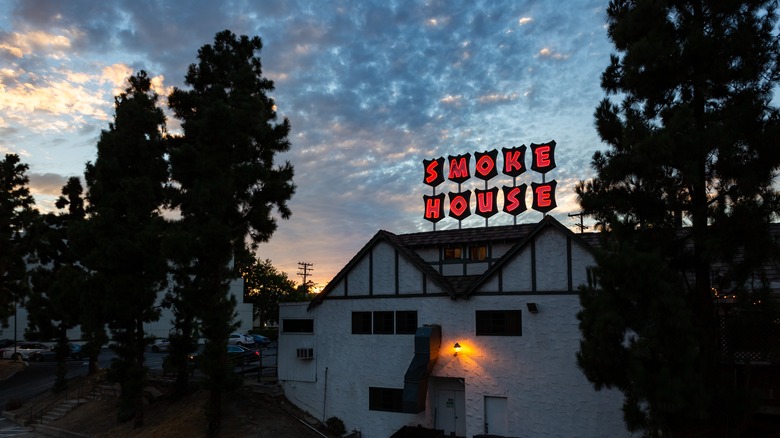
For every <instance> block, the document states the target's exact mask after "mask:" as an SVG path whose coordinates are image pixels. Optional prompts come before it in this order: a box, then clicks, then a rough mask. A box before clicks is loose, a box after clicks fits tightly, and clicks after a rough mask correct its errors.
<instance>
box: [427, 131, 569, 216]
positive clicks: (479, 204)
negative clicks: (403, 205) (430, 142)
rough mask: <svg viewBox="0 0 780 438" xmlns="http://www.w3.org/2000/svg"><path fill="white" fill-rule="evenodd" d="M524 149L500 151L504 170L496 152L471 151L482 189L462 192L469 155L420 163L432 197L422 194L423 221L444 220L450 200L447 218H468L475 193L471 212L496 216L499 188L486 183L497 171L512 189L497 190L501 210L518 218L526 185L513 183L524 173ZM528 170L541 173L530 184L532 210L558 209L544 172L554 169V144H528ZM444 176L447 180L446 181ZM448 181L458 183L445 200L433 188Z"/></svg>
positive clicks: (523, 206) (468, 171)
mask: <svg viewBox="0 0 780 438" xmlns="http://www.w3.org/2000/svg"><path fill="white" fill-rule="evenodd" d="M527 149H528V148H527V147H526V146H525V145H522V146H519V147H514V148H501V155H502V157H503V167H501V166H498V150H496V149H494V150H492V151H486V152H474V161H475V162H474V173H473V176H474V177H475V178H477V179H481V180H483V181H484V182H485V188H484V189H475V190H474V191H473V192H472V191H471V190H462V189H461V185H462V184H463V183H465V182H466V181H468V180H469V179H471V176H472V173H471V154H469V153H466V154H463V155H450V156H448V157H447V159H446V160H445V159H444V157H439V158H435V159H432V160H423V171H424V177H423V183H424V184H426V185H428V186H431V187H432V188H433V195H423V203H424V205H425V213H424V215H423V217H424V218H425V220H428V221H430V222H433V223H434V227H435V224H436V222H438V221H440V220H442V219H443V218H444V210H445V209H444V207H445V206H444V204H445V201H449V204H448V207H449V213H448V215H449V216H450V217H452V218H454V219H457V220H458V221H462V220H463V219H466V218H467V217H469V216H470V215H471V212H472V210H471V195H472V193H473V194H474V198H475V204H474V213H476V214H477V215H479V216H482V217H484V218H485V220H487V219H488V218H490V217H492V216H493V215H495V214H496V213H498V201H499V190H498V187H492V188H488V187H487V185H488V181H490V180H491V179H493V178H495V177H496V176H497V175H498V169H499V168H500V169H501V172H502V173H503V174H504V175H507V176H510V177H512V185H511V186H503V187H502V188H501V190H500V193H501V195H502V196H503V201H504V202H503V209H502V211H503V212H505V213H508V214H511V215H513V216H515V218H516V217H517V215H519V214H521V213H523V212H524V211H526V210H527V207H526V201H525V198H526V192H527V191H528V186H527V185H526V184H520V185H517V184H516V178H517V177H518V176H520V175H522V174H523V173H525V172H526V170H527V168H526V165H525V156H526V151H527ZM530 149H531V154H530V155H531V170H532V171H534V172H537V173H540V174H542V182H541V183H536V182H532V183H531V198H532V202H531V208H532V209H534V210H536V211H538V212H541V213H545V214H546V213H547V212H549V211H550V210H552V209H554V208H555V207H557V202H556V200H555V189H556V186H557V184H558V183H557V182H556V181H555V180H552V181H549V182H547V181H546V180H545V176H546V174H547V172H549V171H551V170H553V169H555V167H556V164H555V141H554V140H553V141H550V142H548V143H542V144H536V143H531V148H530ZM445 161H446V163H447V172H446V173H445V171H444V170H445V169H444V167H445V166H444V164H445ZM445 175H446V178H445ZM445 179H447V180H450V181H452V182H454V183H457V184H458V191H457V192H449V193H447V196H446V197H445V195H444V193H439V194H436V188H437V187H438V186H439V185H441V184H442V183H443V182H444V180H445Z"/></svg>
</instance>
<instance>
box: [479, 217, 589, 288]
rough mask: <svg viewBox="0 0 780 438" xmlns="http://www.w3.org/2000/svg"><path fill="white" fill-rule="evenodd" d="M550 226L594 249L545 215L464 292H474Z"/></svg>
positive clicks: (578, 236)
mask: <svg viewBox="0 0 780 438" xmlns="http://www.w3.org/2000/svg"><path fill="white" fill-rule="evenodd" d="M549 227H553V228H554V229H556V230H558V231H560V232H561V233H563V234H564V235H566V236H568V237H571V238H572V240H574V241H578V242H579V243H580V244H581V245H582V246H583V247H584V248H586V249H588V250H589V251H592V250H593V249H592V247H591V245H590V244H589V243H588V242H587V241H586V240H584V239H582V238H581V237H580V235H578V234H574V233H573V232H572V231H571V230H569V229H568V228H566V227H564V226H563V224H561V223H560V222H558V221H557V220H555V218H553V217H552V216H545V217H544V219H542V220H541V221H540V222H539V223H538V224H535V226H534V228H533V229H532V230H530V231H529V232H528V233H527V234H526V235H524V236H522V237H521V238H520V240H519V241H518V242H517V243H515V245H514V246H512V248H510V249H509V251H507V252H506V254H504V255H503V256H501V258H500V259H499V260H498V261H497V262H496V263H495V264H493V266H491V267H490V268H489V269H488V270H487V271H485V273H484V274H482V275H481V276H479V278H477V279H476V280H475V281H474V282H473V283H471V285H470V286H469V288H468V289H467V290H466V291H465V293H464V294H465V295H466V296H469V295H471V294H472V293H474V292H475V291H476V290H477V289H478V288H479V287H480V286H481V285H482V284H484V283H485V282H486V281H487V280H488V279H490V277H492V276H493V275H494V274H495V273H497V272H498V271H500V270H501V269H503V268H504V266H505V265H506V264H507V263H509V261H510V260H512V258H514V256H515V255H517V254H518V253H519V252H520V251H522V250H523V249H524V248H525V247H526V246H527V245H528V244H529V243H530V242H531V241H532V240H533V239H534V238H535V237H536V236H537V235H538V234H539V233H540V232H541V231H542V230H544V229H546V228H549Z"/></svg>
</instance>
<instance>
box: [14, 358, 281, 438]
mask: <svg viewBox="0 0 780 438" xmlns="http://www.w3.org/2000/svg"><path fill="white" fill-rule="evenodd" d="M276 351H277V350H276V346H275V345H272V346H271V347H269V348H264V349H262V350H261V353H262V355H261V357H262V365H263V367H262V370H259V369H258V364H257V363H253V364H249V365H246V366H244V367H237V368H236V372H241V373H243V374H247V375H251V373H257V372H258V371H262V375H263V376H274V375H276ZM167 354H168V353H167V352H160V353H152V352H147V353H146V355H145V362H144V363H145V364H146V366H147V367H148V368H149V371H150V373H151V374H153V375H162V363H163V358H164V357H165V356H166V355H167ZM114 357H116V355H115V354H114V352H113V351H111V350H110V349H107V348H105V349H103V350H102V351H101V353H100V356H98V363H99V365H100V368H109V367H110V366H111V360H112V359H113V358H114ZM67 366H68V374H67V376H68V377H75V376H80V375H81V376H83V375H86V374H87V371H88V363H87V361H82V360H71V361H68V362H67ZM56 372H57V364H56V363H55V362H30V363H29V366H28V367H27V368H26V369H25V370H24V371H22V372H19V373H17V374H16V375H14V376H13V377H11V378H9V379H6V380H4V381H0V410H1V409H3V408H4V407H5V405H6V403H7V402H8V401H9V400H18V401H20V402H22V403H24V402H26V401H27V400H30V399H31V398H33V397H35V396H36V395H38V394H41V393H43V392H46V391H49V390H51V388H52V387H53V386H54V381H55V379H56ZM197 374H198V373H196V375H197ZM25 430H29V429H28V428H20V427H18V426H17V425H15V424H14V423H12V422H10V421H8V420H6V419H3V418H2V417H0V438H5V437H12V436H16V435H19V434H20V433H23V432H24V431H25ZM27 436H29V435H27Z"/></svg>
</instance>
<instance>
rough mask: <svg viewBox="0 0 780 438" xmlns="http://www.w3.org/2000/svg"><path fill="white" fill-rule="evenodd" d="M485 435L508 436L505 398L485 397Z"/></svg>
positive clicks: (507, 414)
mask: <svg viewBox="0 0 780 438" xmlns="http://www.w3.org/2000/svg"><path fill="white" fill-rule="evenodd" d="M485 434H490V435H509V411H508V410H507V404H506V397H485Z"/></svg>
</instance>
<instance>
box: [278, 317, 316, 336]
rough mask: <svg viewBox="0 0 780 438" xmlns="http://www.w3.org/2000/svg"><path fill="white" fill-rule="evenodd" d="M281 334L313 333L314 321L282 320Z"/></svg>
mask: <svg viewBox="0 0 780 438" xmlns="http://www.w3.org/2000/svg"><path fill="white" fill-rule="evenodd" d="M282 332H284V333H314V320H313V319H283V320H282Z"/></svg>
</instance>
